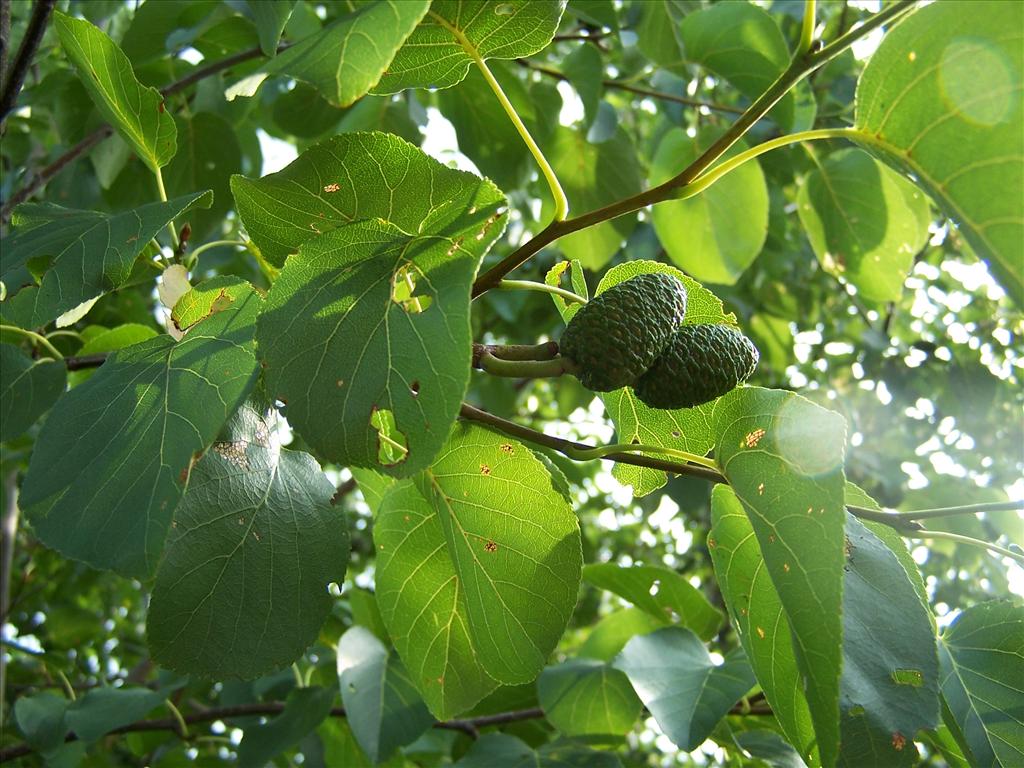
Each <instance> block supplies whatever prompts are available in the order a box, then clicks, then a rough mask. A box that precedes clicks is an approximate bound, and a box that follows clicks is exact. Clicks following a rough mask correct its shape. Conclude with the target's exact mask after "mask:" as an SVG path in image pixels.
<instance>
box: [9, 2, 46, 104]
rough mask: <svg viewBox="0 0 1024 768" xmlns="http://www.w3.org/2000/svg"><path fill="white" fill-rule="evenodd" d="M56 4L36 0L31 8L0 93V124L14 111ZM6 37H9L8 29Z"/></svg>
mask: <svg viewBox="0 0 1024 768" xmlns="http://www.w3.org/2000/svg"><path fill="white" fill-rule="evenodd" d="M56 3H57V0H36V4H35V5H34V6H32V16H31V17H30V18H29V20H28V27H26V28H25V36H24V37H23V38H22V39H21V47H19V48H18V54H17V56H15V57H14V61H13V62H11V70H10V72H8V73H7V78H6V79H5V80H4V84H3V90H2V91H0V124H2V123H3V121H4V119H6V117H7V115H8V114H9V113H10V111H11V110H12V109H14V104H15V102H16V101H17V100H18V94H19V93H21V86H22V85H23V84H24V83H25V75H27V74H28V69H29V66H31V64H32V59H33V58H34V57H35V55H36V49H38V48H39V44H40V43H41V42H42V41H43V35H44V34H45V32H46V23H47V22H48V21H49V20H50V14H51V13H52V12H53V6H54V5H56ZM9 19H10V17H9V16H8V23H10V21H9ZM8 35H10V30H9V29H8ZM5 45H6V41H5Z"/></svg>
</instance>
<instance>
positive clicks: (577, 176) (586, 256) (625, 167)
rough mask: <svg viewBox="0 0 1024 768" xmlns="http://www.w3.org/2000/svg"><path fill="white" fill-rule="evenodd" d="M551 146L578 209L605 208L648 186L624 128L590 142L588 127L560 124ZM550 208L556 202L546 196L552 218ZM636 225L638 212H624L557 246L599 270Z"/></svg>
mask: <svg viewBox="0 0 1024 768" xmlns="http://www.w3.org/2000/svg"><path fill="white" fill-rule="evenodd" d="M549 144H550V146H547V145H545V146H544V150H545V152H546V154H547V158H548V161H549V162H550V163H551V167H552V168H554V170H555V173H556V174H557V175H558V178H559V180H560V181H561V183H562V188H563V189H564V190H565V194H566V195H567V196H568V197H569V205H570V207H571V208H572V211H573V212H574V213H577V212H578V213H584V212H586V211H591V210H594V209H595V208H601V207H602V206H605V205H609V204H611V203H614V202H616V201H618V200H620V199H622V198H623V197H628V196H629V195H635V194H637V193H639V192H640V191H641V190H642V189H643V175H642V172H641V170H640V164H639V162H638V161H637V158H636V149H635V148H634V147H633V142H632V141H631V140H630V138H629V135H628V134H627V133H626V132H625V131H624V130H623V129H622V128H618V129H617V130H616V131H615V133H614V135H613V136H612V137H611V138H610V139H608V140H607V141H603V142H601V143H600V144H591V143H590V142H589V141H587V136H586V131H584V130H582V129H580V130H574V129H571V128H563V127H559V128H558V129H556V131H555V135H554V138H553V140H552V141H551V142H549ZM551 210H552V203H551V201H550V199H548V198H547V197H545V199H544V207H543V213H542V217H544V218H550V212H551ZM635 226H636V217H635V216H633V215H629V216H619V217H618V218H615V219H612V220H611V221H606V222H603V223H601V224H598V225H597V226H593V227H587V228H586V229H584V230H581V231H579V232H574V233H573V234H571V235H566V236H565V237H562V238H560V239H559V240H558V248H559V249H560V250H561V251H562V253H564V254H565V256H566V258H567V259H576V260H579V262H580V263H581V264H582V265H583V266H584V267H586V268H587V269H600V268H601V267H603V266H604V265H605V264H607V263H608V260H609V259H611V257H612V256H614V255H615V252H616V251H618V250H619V247H620V246H621V245H622V243H623V242H625V240H626V238H627V237H628V236H629V233H630V232H632V231H633V228H634V227H635Z"/></svg>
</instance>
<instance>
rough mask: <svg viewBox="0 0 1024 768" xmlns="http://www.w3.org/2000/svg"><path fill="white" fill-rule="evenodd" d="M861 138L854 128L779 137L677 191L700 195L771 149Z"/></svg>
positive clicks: (681, 195)
mask: <svg viewBox="0 0 1024 768" xmlns="http://www.w3.org/2000/svg"><path fill="white" fill-rule="evenodd" d="M861 136H862V134H861V132H860V131H858V130H856V129H854V128H818V129H816V130H813V131H799V132H798V133H790V134H788V135H786V136H779V137H778V138H777V139H771V140H770V141H765V142H763V143H761V144H758V145H757V146H755V147H751V148H750V149H746V150H744V151H743V152H740V153H739V154H737V155H735V156H733V157H730V158H729V159H728V160H726V161H725V162H724V163H722V164H720V165H716V166H715V167H714V168H712V169H711V170H709V171H708V172H707V173H704V174H703V175H701V176H700V177H698V178H697V179H696V180H694V181H692V182H690V183H689V184H687V185H686V186H685V187H682V188H681V189H680V190H679V192H680V195H679V197H680V198H683V199H685V198H687V197H693V196H694V195H698V194H700V193H701V192H703V191H704V190H705V189H707V188H708V187H710V186H711V185H712V184H714V183H715V182H716V181H718V180H719V179H721V178H722V177H723V176H725V175H726V174H728V173H731V172H732V171H735V170H736V169H737V168H739V167H740V166H741V165H743V164H744V163H746V162H748V161H750V160H753V159H754V158H755V157H757V156H759V155H763V154H764V153H765V152H770V151H771V150H773V149H779V148H780V147H786V146H789V145H790V144H798V143H800V142H803V141H818V140H820V139H849V140H850V141H853V140H854V139H859V138H860V137H861Z"/></svg>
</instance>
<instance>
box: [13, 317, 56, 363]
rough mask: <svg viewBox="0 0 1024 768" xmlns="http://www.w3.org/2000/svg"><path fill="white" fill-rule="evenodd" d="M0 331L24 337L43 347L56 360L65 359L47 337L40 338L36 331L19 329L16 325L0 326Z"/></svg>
mask: <svg viewBox="0 0 1024 768" xmlns="http://www.w3.org/2000/svg"><path fill="white" fill-rule="evenodd" d="M0 331H4V332H7V333H14V334H17V335H19V336H24V337H25V338H26V339H29V340H30V341H31V342H32V343H33V344H37V345H38V346H40V347H42V348H43V349H45V350H46V351H47V352H49V353H50V354H51V355H53V359H54V360H63V359H64V355H62V354H61V353H60V352H59V351H58V350H57V348H56V347H55V346H53V344H51V343H50V342H49V340H48V339H47V338H46V337H45V336H40V335H39V334H38V333H35V332H34V331H26V330H25V329H24V328H19V327H18V326H16V325H0Z"/></svg>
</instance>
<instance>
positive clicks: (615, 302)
mask: <svg viewBox="0 0 1024 768" xmlns="http://www.w3.org/2000/svg"><path fill="white" fill-rule="evenodd" d="M685 314H686V288H685V287H683V284H682V283H681V282H680V281H679V280H677V279H676V278H675V277H672V276H671V275H666V274H662V273H651V274H645V275H637V276H636V277H634V278H631V279H629V280H626V281H624V282H621V283H619V284H618V285H615V286H613V287H611V288H609V289H608V290H607V291H605V292H604V293H601V294H599V295H598V296H596V297H594V298H593V299H592V300H591V301H589V302H588V303H587V304H585V305H584V306H583V308H582V309H580V311H579V312H577V313H576V314H575V316H573V318H572V320H571V321H570V322H569V326H568V327H567V328H566V329H565V333H564V334H562V340H561V342H560V343H559V350H560V352H561V354H562V356H563V357H568V358H570V359H572V360H573V361H574V362H575V363H576V365H577V366H579V371H578V372H577V374H576V375H577V376H578V377H579V380H580V382H581V383H582V384H583V386H585V387H586V388H587V389H590V390H593V391H594V392H611V391H612V390H616V389H620V388H622V387H625V386H627V385H629V384H632V383H633V382H634V381H636V380H637V378H639V377H640V376H641V375H642V374H643V373H644V371H646V370H647V369H648V368H649V367H650V366H651V365H652V364H653V363H654V361H655V360H656V359H657V358H658V355H660V354H661V352H662V350H663V349H664V348H665V345H666V344H668V341H669V339H670V338H671V337H672V333H673V332H674V331H675V330H676V328H678V327H679V324H680V323H681V322H682V321H683V316H684V315H685Z"/></svg>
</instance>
